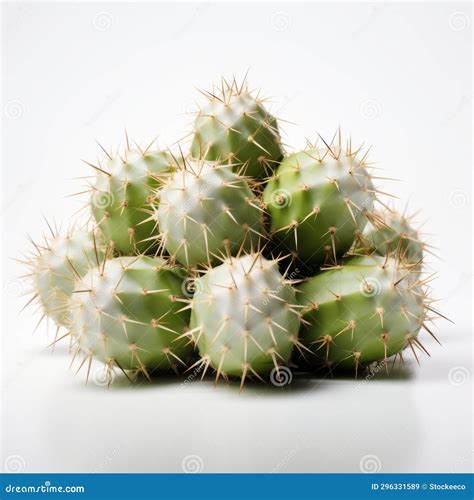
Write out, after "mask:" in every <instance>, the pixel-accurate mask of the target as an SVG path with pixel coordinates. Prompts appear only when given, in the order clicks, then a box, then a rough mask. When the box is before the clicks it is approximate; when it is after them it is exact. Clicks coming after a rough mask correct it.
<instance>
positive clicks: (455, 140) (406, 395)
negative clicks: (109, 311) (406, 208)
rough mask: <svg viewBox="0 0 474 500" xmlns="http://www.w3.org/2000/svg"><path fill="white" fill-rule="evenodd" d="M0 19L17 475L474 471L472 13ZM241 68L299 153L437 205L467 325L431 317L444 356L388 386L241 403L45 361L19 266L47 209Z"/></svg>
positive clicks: (304, 10)
mask: <svg viewBox="0 0 474 500" xmlns="http://www.w3.org/2000/svg"><path fill="white" fill-rule="evenodd" d="M3 24H4V32H3V37H4V40H2V47H3V52H4V53H3V56H4V80H3V92H4V95H3V123H4V130H3V158H2V165H3V195H4V196H3V210H2V213H3V217H4V221H3V222H4V227H3V231H4V240H3V250H4V252H3V262H4V271H5V272H4V288H3V303H4V315H3V334H2V343H3V360H4V363H3V409H2V417H3V418H2V431H3V436H2V444H3V446H2V448H3V450H2V453H3V464H4V467H5V468H7V469H8V470H11V469H12V468H13V467H14V465H15V464H19V465H20V469H23V470H25V471H28V472H35V471H54V472H67V471H69V472H82V471H130V472H138V471H147V472H151V471H181V470H182V461H183V459H184V458H185V457H188V456H190V455H197V456H198V457H200V458H198V459H196V460H197V464H198V466H200V464H201V463H202V467H203V469H202V470H204V471H205V472H212V471H236V472H237V471H255V472H263V471H268V472H269V471H272V470H279V471H281V472H283V471H284V472H290V471H291V472H297V471H301V472H310V471H331V472H338V471H350V472H357V471H359V470H360V467H361V463H362V466H363V467H364V464H365V467H367V468H369V466H370V464H371V463H375V465H376V468H377V467H378V465H379V464H380V470H381V471H383V472H396V471H408V472H416V471H426V472H428V471H429V472H439V471H468V470H470V469H471V466H472V449H473V448H472V405H471V403H472V340H471V339H472V337H471V335H472V333H471V316H470V311H471V285H472V277H473V270H472V265H471V253H470V250H471V243H470V238H469V234H470V233H469V231H470V227H471V224H470V220H471V219H470V211H471V206H470V204H471V200H472V196H471V184H470V183H471V174H470V171H471V167H472V162H471V137H470V119H471V103H472V95H473V94H472V89H471V86H470V85H471V82H470V71H471V58H470V57H471V26H470V24H472V13H471V6H470V5H469V4H467V3H464V4H456V3H452V2H450V3H449V4H448V3H446V4H444V3H439V4H427V3H425V4H416V5H411V4H390V3H381V4H337V3H331V4H324V3H319V4H309V3H306V4H297V3H291V4H284V3H278V4H273V3H266V4H252V5H251V4H240V5H238V4H221V5H216V4H176V5H172V4H153V3H148V4H138V5H137V4H135V5H131V4H118V3H107V4H90V3H74V4H65V5H60V4H41V3H36V4H26V3H16V4H8V5H4V6H3ZM247 69H250V76H249V80H250V82H251V84H252V85H255V86H256V87H257V86H262V88H263V91H264V92H265V93H267V94H271V95H272V96H274V101H275V102H274V104H273V107H272V109H273V110H274V111H276V112H277V114H278V115H279V116H281V117H282V118H285V119H286V120H289V121H291V122H296V123H298V124H299V126H298V127H297V126H292V125H290V124H286V125H285V126H284V129H285V132H286V137H285V139H286V142H288V143H290V144H291V145H292V146H293V147H294V148H298V147H301V146H302V145H303V144H304V138H305V136H307V137H310V138H314V137H315V135H316V131H318V132H320V133H321V134H323V135H326V136H327V135H330V134H331V133H332V132H333V130H334V129H335V127H337V126H338V125H339V124H341V125H342V127H343V129H344V130H346V131H351V132H352V134H353V138H354V140H360V141H362V140H363V139H364V140H365V141H366V142H367V143H368V144H374V148H373V150H372V157H373V158H374V159H375V160H377V161H378V162H379V163H380V165H379V166H380V167H381V168H383V169H384V171H385V172H384V174H382V175H386V176H387V177H397V178H400V179H403V180H404V182H399V183H390V184H388V183H385V184H384V186H383V187H384V188H387V189H389V190H390V191H391V192H392V193H394V194H396V195H398V196H400V197H401V198H402V199H403V200H405V199H407V198H409V197H410V199H411V207H412V209H413V210H417V209H420V208H421V209H423V212H422V216H421V217H420V220H424V219H428V222H427V223H426V225H425V226H424V227H425V230H426V232H428V233H431V234H433V235H434V236H433V238H432V240H431V241H432V242H433V244H435V245H436V246H437V247H438V249H439V250H438V252H437V253H438V254H439V255H440V257H441V260H436V259H433V260H432V267H433V269H438V270H439V278H438V280H437V281H436V285H435V294H436V295H437V296H439V297H444V299H443V301H442V302H440V303H439V304H438V307H439V308H440V309H442V310H443V312H445V313H446V314H447V315H448V316H449V317H450V318H451V319H452V320H453V321H454V322H455V325H451V324H449V323H447V322H443V321H441V322H439V327H438V329H437V334H438V335H439V337H440V339H441V341H442V342H443V344H444V346H443V347H439V346H437V345H436V344H433V343H432V342H430V341H429V340H428V341H427V345H428V347H429V348H430V350H431V351H432V358H430V359H423V360H422V366H421V368H418V367H417V366H416V365H414V363H412V362H410V363H409V364H408V365H407V366H406V368H405V370H403V371H402V372H401V373H399V374H398V376H396V375H397V372H395V373H394V374H393V376H392V377H391V378H387V377H385V376H383V375H379V376H378V377H376V378H375V379H373V380H368V381H366V382H362V381H360V380H359V381H355V380H349V379H337V380H331V379H327V380H317V379H309V380H305V379H303V380H296V381H295V383H294V384H293V385H292V386H291V387H290V388H287V389H282V390H275V389H274V390H271V389H270V388H259V387H255V386H249V387H248V388H247V389H246V390H245V391H244V392H243V393H242V394H240V395H239V393H238V390H237V389H236V388H235V387H229V386H226V385H225V384H223V385H220V386H218V387H217V388H214V386H213V384H212V383H211V382H210V381H206V382H203V383H197V382H193V383H190V384H187V385H184V386H183V385H181V382H180V381H176V380H171V379H170V380H164V381H163V382H160V383H155V384H153V385H142V386H140V387H134V388H129V387H127V386H123V385H122V384H117V385H114V386H113V387H112V388H111V389H110V390H106V389H105V388H103V387H100V386H97V385H95V384H94V382H92V383H90V384H89V386H87V387H85V386H84V384H83V376H77V377H74V376H73V374H72V373H70V372H68V371H67V366H68V364H69V356H68V354H67V353H66V352H64V351H65V348H64V347H61V346H58V348H57V349H56V352H55V353H54V354H53V355H52V354H51V353H50V352H48V351H47V350H46V349H45V344H46V339H45V336H46V333H45V328H44V326H41V327H40V328H39V329H38V331H37V333H36V334H35V335H32V334H31V330H32V329H33V327H34V325H35V323H36V321H37V319H38V317H37V316H33V315H32V314H31V312H27V313H24V314H22V315H20V316H18V310H19V308H20V306H21V303H22V301H21V300H20V299H19V298H18V297H17V292H19V291H20V292H21V291H24V290H22V285H21V283H20V282H19V281H18V280H16V278H15V277H16V276H18V275H19V274H21V272H22V271H21V268H20V266H19V265H18V264H17V263H15V262H13V261H12V260H11V259H10V258H11V257H17V256H18V255H19V254H20V253H21V252H22V251H23V250H25V249H26V248H27V243H26V240H25V237H24V235H25V233H27V232H28V233H30V234H32V236H33V237H35V238H37V237H39V236H40V234H41V232H42V231H43V230H44V229H45V224H44V222H43V220H42V217H41V211H43V212H44V213H45V215H47V216H48V218H56V219H57V220H58V221H60V220H67V218H68V217H69V216H71V215H72V214H73V213H74V211H75V210H76V209H78V208H79V207H80V203H79V202H78V201H77V200H73V199H71V198H68V199H65V198H64V197H65V195H66V194H69V193H73V192H76V191H80V190H81V186H80V182H79V181H75V180H71V178H73V177H78V176H81V175H89V173H90V172H89V171H88V170H87V168H86V167H85V166H84V165H83V164H81V162H80V161H79V159H80V158H86V159H93V158H94V157H95V156H96V154H98V148H97V147H96V145H95V144H94V139H98V140H100V141H101V142H103V143H104V144H106V145H110V146H112V147H114V146H116V145H118V143H119V142H120V141H122V142H123V129H124V126H126V127H127V129H128V132H129V134H130V135H131V136H132V137H135V138H137V140H138V141H143V142H147V141H149V140H151V139H152V138H153V137H154V136H155V135H157V134H158V133H160V134H161V135H160V143H161V144H162V145H164V144H170V143H172V142H174V141H175V140H177V139H179V138H180V137H182V136H183V135H185V133H186V132H187V131H188V130H189V117H187V116H186V115H185V113H186V112H188V111H190V110H192V102H193V98H197V99H198V100H199V95H198V93H197V91H196V90H195V87H204V88H206V87H208V86H209V84H210V83H211V82H213V81H217V80H218V78H219V77H220V75H221V74H224V75H231V74H232V73H235V74H236V75H237V76H240V77H242V76H243V75H244V74H245V72H246V71H247ZM403 205H404V202H403V201H402V200H400V202H397V206H399V207H402V206H403ZM93 373H95V371H94V370H93ZM368 455H375V456H376V459H374V460H372V459H371V458H370V457H369V458H367V456H368ZM364 457H365V458H364ZM188 461H191V463H192V458H191V459H188ZM361 461H362V462H361ZM367 464H368V465H367Z"/></svg>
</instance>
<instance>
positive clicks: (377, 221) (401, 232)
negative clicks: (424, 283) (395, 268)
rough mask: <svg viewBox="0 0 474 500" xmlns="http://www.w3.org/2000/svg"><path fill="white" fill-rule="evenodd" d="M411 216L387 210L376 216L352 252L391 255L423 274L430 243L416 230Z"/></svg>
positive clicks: (359, 237) (358, 236)
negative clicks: (426, 252) (424, 240)
mask: <svg viewBox="0 0 474 500" xmlns="http://www.w3.org/2000/svg"><path fill="white" fill-rule="evenodd" d="M412 219H413V216H412V217H407V216H406V215H405V214H400V213H398V212H396V211H395V210H392V209H389V208H386V209H385V210H383V211H378V212H376V213H374V216H373V217H372V220H371V222H369V223H368V224H367V226H366V227H365V229H364V231H363V232H362V233H361V234H360V235H357V236H356V241H355V243H354V248H353V250H352V252H353V253H365V254H370V253H372V252H375V253H377V254H378V255H385V254H386V253H390V254H392V255H395V256H396V257H397V258H398V259H399V260H401V261H403V262H405V263H406V264H411V265H412V266H413V268H414V269H417V270H418V271H421V268H422V263H423V257H424V252H425V251H427V246H428V245H427V244H426V243H425V242H423V241H422V239H421V236H420V234H419V232H418V231H417V230H416V229H414V228H413V226H412V224H413V222H412Z"/></svg>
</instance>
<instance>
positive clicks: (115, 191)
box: [90, 145, 176, 255]
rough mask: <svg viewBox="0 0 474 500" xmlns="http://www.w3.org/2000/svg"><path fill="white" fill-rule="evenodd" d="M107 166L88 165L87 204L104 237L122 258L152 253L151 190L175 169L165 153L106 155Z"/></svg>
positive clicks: (154, 229)
mask: <svg viewBox="0 0 474 500" xmlns="http://www.w3.org/2000/svg"><path fill="white" fill-rule="evenodd" d="M107 160H108V161H107V164H106V165H105V166H104V167H102V166H96V165H92V164H90V165H91V166H93V168H94V169H95V170H96V172H97V176H96V182H95V185H94V186H93V190H92V196H91V205H92V213H93V215H94V217H95V220H96V222H97V224H98V226H99V227H100V229H101V230H102V233H103V235H104V237H105V238H106V239H107V240H108V241H110V242H113V244H114V247H115V249H116V250H117V251H118V252H120V253H122V254H123V255H134V254H137V253H152V252H153V251H154V249H155V248H156V245H157V240H156V238H154V237H153V236H154V235H157V234H158V233H159V230H158V227H157V223H156V220H155V219H154V217H153V210H152V205H153V204H155V203H156V200H155V190H156V188H157V187H158V186H159V185H160V184H161V183H162V181H163V179H164V178H165V177H166V176H167V175H168V174H169V173H170V172H171V171H172V170H173V169H174V168H175V167H176V162H175V160H174V159H173V157H172V156H171V155H170V154H169V153H168V152H165V151H158V152H153V151H149V150H148V149H147V150H145V151H141V150H139V149H130V148H129V146H128V145H127V150H126V151H125V152H124V153H123V155H116V156H112V155H108V158H107Z"/></svg>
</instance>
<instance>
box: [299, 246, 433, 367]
mask: <svg viewBox="0 0 474 500" xmlns="http://www.w3.org/2000/svg"><path fill="white" fill-rule="evenodd" d="M410 272H411V271H410V269H409V268H408V269H407V268H406V267H405V266H404V265H403V264H402V263H400V262H399V261H397V260H396V259H395V258H393V257H388V256H387V257H381V256H378V255H372V256H366V257H354V258H352V259H349V260H347V262H345V263H344V264H343V265H342V266H337V267H334V268H333V269H327V270H325V271H324V272H322V273H321V274H319V275H317V276H313V277H311V278H308V279H307V281H306V282H305V283H303V284H301V285H299V286H298V287H297V291H298V292H299V293H298V294H297V297H298V299H299V302H300V303H301V304H302V305H303V306H304V309H303V317H304V319H305V320H306V321H307V322H308V323H307V324H305V325H304V326H303V327H302V329H301V332H300V337H301V341H302V342H303V343H304V344H305V345H306V346H307V347H308V348H309V349H312V350H313V352H314V353H315V354H316V355H317V357H315V358H313V359H314V360H315V362H316V360H318V361H319V362H323V363H325V364H326V365H328V366H330V367H331V368H334V369H337V368H342V369H355V371H356V373H357V371H358V369H359V368H361V367H366V366H367V365H369V364H370V363H373V362H375V361H381V360H382V361H386V360H387V359H388V358H389V357H390V356H392V355H394V354H398V355H399V356H400V358H401V357H402V350H403V349H404V348H405V347H409V348H410V349H411V350H412V351H413V354H414V355H415V357H416V358H417V354H416V350H419V351H424V352H425V353H426V352H427V351H426V349H425V348H424V346H423V345H422V343H421V342H420V340H419V339H418V332H419V330H420V328H422V327H424V328H425V329H426V330H427V331H428V332H429V333H430V334H432V332H431V330H430V329H429V327H428V324H429V321H430V318H428V313H429V312H430V311H431V312H434V313H436V311H435V310H434V309H433V308H432V306H431V304H430V301H429V299H428V297H427V295H426V291H425V289H424V286H423V281H417V282H410V280H409V279H408V276H409V275H410ZM432 335H433V334H432ZM433 336H434V335H433ZM417 360H418V358H417Z"/></svg>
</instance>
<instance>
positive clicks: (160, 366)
mask: <svg viewBox="0 0 474 500" xmlns="http://www.w3.org/2000/svg"><path fill="white" fill-rule="evenodd" d="M182 285H183V277H182V275H181V274H180V272H178V271H177V270H175V269H172V268H171V267H170V266H169V264H168V263H167V261H165V260H163V259H160V258H152V257H148V256H137V257H117V258H115V259H111V260H107V261H104V262H103V263H102V264H101V265H100V266H99V267H95V268H93V269H91V270H89V272H88V273H87V274H86V275H85V276H84V277H83V278H82V279H81V280H80V281H78V282H77V284H76V287H75V290H74V293H73V295H72V298H71V302H70V307H71V314H72V321H71V327H70V332H71V334H72V336H73V338H74V339H75V342H76V345H77V347H76V353H75V355H77V354H79V353H81V352H82V353H83V359H82V362H81V365H80V367H81V366H83V365H87V364H89V366H90V363H91V362H92V358H93V357H95V358H97V359H99V360H100V361H102V362H104V363H105V365H106V367H107V368H108V369H109V370H112V369H113V368H114V367H115V366H116V367H119V368H120V369H121V370H123V371H126V370H134V371H136V372H141V373H143V374H144V375H145V376H146V377H150V375H151V373H152V372H154V371H159V372H160V371H167V370H169V369H170V368H173V369H177V367H178V366H179V365H183V366H184V365H185V363H186V361H187V358H188V357H189V356H190V354H191V353H192V346H191V345H189V342H188V341H187V340H186V339H182V338H180V336H181V335H182V334H183V332H184V331H186V329H187V328H188V324H189V315H190V313H189V311H187V310H183V304H182V302H181V301H183V300H185V299H186V297H185V295H184V293H183V289H182Z"/></svg>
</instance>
